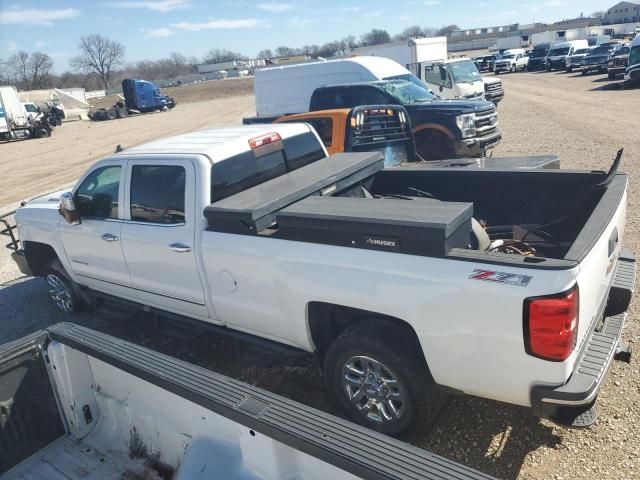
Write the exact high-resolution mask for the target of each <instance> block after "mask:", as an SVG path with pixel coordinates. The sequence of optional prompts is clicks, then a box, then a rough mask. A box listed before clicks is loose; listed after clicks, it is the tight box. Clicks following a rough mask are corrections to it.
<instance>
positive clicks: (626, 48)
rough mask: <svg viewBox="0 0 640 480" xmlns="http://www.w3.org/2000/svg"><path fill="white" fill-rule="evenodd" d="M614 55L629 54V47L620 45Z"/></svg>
mask: <svg viewBox="0 0 640 480" xmlns="http://www.w3.org/2000/svg"><path fill="white" fill-rule="evenodd" d="M616 55H629V47H622V48H620V49H619V50H618V51H617V52H616Z"/></svg>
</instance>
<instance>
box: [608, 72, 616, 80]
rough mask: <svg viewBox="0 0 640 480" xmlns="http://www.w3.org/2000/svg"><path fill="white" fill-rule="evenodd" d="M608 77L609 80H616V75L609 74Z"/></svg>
mask: <svg viewBox="0 0 640 480" xmlns="http://www.w3.org/2000/svg"><path fill="white" fill-rule="evenodd" d="M608 77H609V80H615V79H616V74H615V73H611V72H609V75H608Z"/></svg>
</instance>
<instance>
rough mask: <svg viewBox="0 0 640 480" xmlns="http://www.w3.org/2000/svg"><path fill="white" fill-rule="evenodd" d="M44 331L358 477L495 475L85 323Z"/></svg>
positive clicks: (460, 478) (381, 479)
mask: <svg viewBox="0 0 640 480" xmlns="http://www.w3.org/2000/svg"><path fill="white" fill-rule="evenodd" d="M48 335H49V337H50V338H51V339H52V340H55V341H58V342H61V343H63V344H65V345H67V346H69V347H71V348H74V349H76V350H79V351H81V352H83V353H85V354H87V355H89V356H91V357H94V358H97V359H99V360H101V361H104V362H106V363H108V364H111V365H113V366H115V367H116V368H119V369H121V370H123V371H125V372H128V373H130V374H132V375H134V376H136V377H138V378H141V379H143V380H145V381H148V382H150V383H152V384H154V385H156V386H158V387H161V388H163V389H166V390H168V391H170V392H172V393H174V394H176V395H179V396H181V397H183V398H185V399H187V400H189V401H192V402H194V403H196V404H198V405H200V406H202V407H204V408H207V409H209V410H211V411H213V412H215V413H218V414H220V415H222V416H224V417H226V418H229V419H231V420H233V421H235V422H238V423H239V424H241V425H244V426H245V427H247V428H250V429H253V430H255V431H256V432H259V433H262V434H264V435H266V436H269V437H271V438H273V439H275V440H277V441H279V442H281V443H283V444H285V445H288V446H290V447H293V448H296V449H298V450H300V451H302V452H304V453H307V454H309V455H311V456H313V457H316V458H318V459H320V460H322V461H325V462H327V463H329V464H332V465H334V466H336V467H338V468H341V469H343V470H345V471H347V472H350V473H352V474H353V475H356V476H359V477H362V478H366V479H374V480H389V479H398V480H399V479H442V480H444V479H457V480H467V479H490V478H493V477H490V476H488V475H485V474H482V473H480V472H478V471H476V470H474V469H472V468H469V467H466V466H463V465H460V464H458V463H456V462H453V461H451V460H448V459H446V458H443V457H440V456H438V455H435V454H432V453H430V452H427V451H425V450H421V449H419V448H417V447H414V446H411V445H409V444H406V443H403V442H400V441H398V440H395V439H392V438H390V437H386V436H383V435H380V434H378V433H376V432H373V431H371V430H368V429H366V428H364V427H360V426H357V425H354V424H353V423H351V422H348V421H346V420H342V419H339V418H336V417H334V416H332V415H329V414H327V413H324V412H320V411H318V410H315V409H313V408H311V407H307V406H305V405H302V404H299V403H297V402H295V401H292V400H288V399H285V398H282V397H280V396H278V395H276V394H273V393H270V392H267V391H265V390H262V389H260V388H257V387H254V386H251V385H248V384H246V383H243V382H240V381H238V380H234V379H231V378H228V377H225V376H223V375H220V374H217V373H215V372H212V371H209V370H206V369H204V368H201V367H197V366H194V365H191V364H189V363H187V362H183V361H181V360H177V359H174V358H172V357H169V356H167V355H164V354H161V353H158V352H154V351H152V350H149V349H146V348H144V347H140V346H137V345H134V344H131V343H129V342H126V341H124V340H120V339H117V338H114V337H112V336H109V335H106V334H103V333H100V332H96V331H94V330H90V329H88V328H84V327H80V326H77V325H74V324H70V323H61V324H57V325H54V326H53V327H51V328H49V329H48Z"/></svg>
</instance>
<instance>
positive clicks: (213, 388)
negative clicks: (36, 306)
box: [0, 323, 493, 480]
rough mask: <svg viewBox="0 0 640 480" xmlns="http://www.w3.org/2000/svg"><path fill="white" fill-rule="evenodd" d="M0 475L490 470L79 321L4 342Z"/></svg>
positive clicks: (430, 475)
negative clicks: (458, 460)
mask: <svg viewBox="0 0 640 480" xmlns="http://www.w3.org/2000/svg"><path fill="white" fill-rule="evenodd" d="M0 445H2V448H0V479H2V480H25V479H47V480H58V479H60V480H62V479H64V480H87V479H94V480H208V479H224V480H259V479H260V480H286V479H303V478H304V479H309V480H324V479H328V478H330V479H335V480H356V479H358V478H366V479H375V480H404V479H412V480H441V479H442V478H455V479H458V480H490V479H491V478H493V477H489V476H488V475H484V474H482V473H480V472H477V471H475V470H473V469H471V468H469V467H465V466H463V465H460V464H457V463H455V462H452V461H450V460H447V459H446V458H442V457H439V456H437V455H434V454H432V453H429V452H426V451H424V450H421V449H419V448H416V447H413V446H411V445H409V444H406V443H403V442H400V441H398V440H395V439H392V438H389V437H387V436H384V435H381V434H380V433H377V432H373V431H371V430H369V429H365V428H363V427H360V426H358V425H354V424H353V423H351V422H348V421H346V420H343V419H339V418H335V417H333V416H331V415H329V414H326V413H324V412H320V411H318V410H314V409H313V408H310V407H307V406H304V405H300V404H298V403H296V402H293V401H291V400H287V399H284V398H282V397H279V396H278V395H275V394H273V393H269V392H266V391H264V390H262V389H259V388H256V387H253V386H251V385H248V384H246V383H243V382H240V381H237V380H234V379H231V378H227V377H224V376H222V375H219V374H217V373H215V372H211V371H209V370H205V369H204V368H201V367H197V366H194V365H191V364H189V363H186V362H183V361H180V360H177V359H175V358H172V357H169V356H167V355H163V354H161V353H158V352H154V351H152V350H148V349H146V348H143V347H140V346H138V345H133V344H130V343H128V342H125V341H123V340H120V339H117V338H114V337H111V336H109V335H105V334H104V333H100V332H97V331H95V330H90V329H88V328H84V327H80V326H77V325H73V324H70V323H60V324H57V325H54V326H52V327H51V328H49V329H48V330H47V331H39V332H35V333H33V334H32V335H29V336H28V337H25V338H22V339H19V340H16V341H14V342H11V343H9V344H6V345H0Z"/></svg>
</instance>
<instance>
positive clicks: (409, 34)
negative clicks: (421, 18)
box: [393, 25, 424, 40]
mask: <svg viewBox="0 0 640 480" xmlns="http://www.w3.org/2000/svg"><path fill="white" fill-rule="evenodd" d="M423 36H424V30H423V28H422V27H421V26H420V25H413V26H411V27H407V28H405V29H404V30H403V31H402V32H401V33H398V34H397V35H394V36H393V39H394V40H408V39H410V38H421V37H423Z"/></svg>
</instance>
